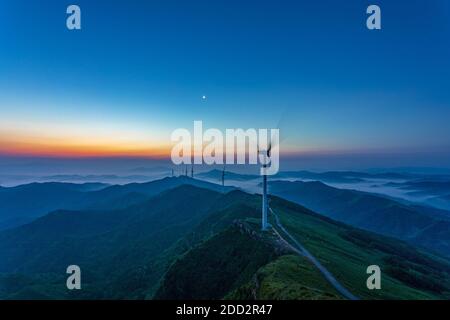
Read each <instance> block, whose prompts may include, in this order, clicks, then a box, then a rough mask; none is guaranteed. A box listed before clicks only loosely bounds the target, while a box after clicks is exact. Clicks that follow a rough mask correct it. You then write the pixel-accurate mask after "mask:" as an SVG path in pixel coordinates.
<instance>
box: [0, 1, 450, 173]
mask: <svg viewBox="0 0 450 320" xmlns="http://www.w3.org/2000/svg"><path fill="white" fill-rule="evenodd" d="M72 3H73V4H78V5H79V6H80V7H81V10H82V30H81V31H69V30H67V29H66V27H65V19H66V16H67V15H66V14H65V10H66V7H67V6H68V5H69V4H72ZM369 4H378V5H379V6H380V7H381V9H382V30H381V31H369V30H367V28H366V27H365V21H366V18H367V15H366V14H365V10H366V8H367V6H368V5H369ZM449 39H450V3H449V2H448V1H446V0H441V1H439V0H431V1H425V0H423V1H422V0H420V1H419V0H415V1H414V0H412V1H401V0H396V1H370V2H369V1H357V0H348V1H337V0H336V1H331V0H329V1H284V0H282V1H261V0H260V1H253V0H252V1H250V0H249V1H236V0H231V1H230V0H229V1H218V0H215V1H211V0H210V1H167V0H165V1H146V2H145V3H144V1H137V0H131V1H124V0H116V1H114V0H113V1H111V0H109V1H106V0H100V1H84V0H79V1H72V2H67V1H48V0H44V1H22V0H18V1H5V0H0V41H1V42H0V43H1V44H0V45H1V50H0V112H1V119H0V132H1V134H2V136H3V140H2V139H1V138H0V146H1V144H3V145H5V146H9V147H11V145H13V144H14V141H15V140H12V142H11V141H7V138H5V137H6V136H11V137H16V136H17V137H20V139H22V140H20V141H21V143H22V142H23V140H24V139H25V140H26V139H29V140H31V142H30V141H27V144H26V145H29V144H31V143H34V142H35V141H42V140H45V139H50V140H51V139H53V140H54V139H56V138H55V137H65V136H66V135H67V139H68V140H71V141H72V140H77V139H79V140H83V139H84V140H86V139H88V138H87V137H96V138H97V139H98V141H104V140H106V139H108V138H111V137H113V139H117V143H118V144H120V143H128V142H130V141H132V142H134V141H135V140H139V142H140V143H142V141H149V143H156V141H165V140H168V139H169V136H170V132H171V131H172V130H174V129H176V128H179V127H188V128H189V127H191V126H192V122H193V121H194V120H203V121H204V124H205V126H206V127H218V128H235V127H243V128H249V127H275V126H277V125H279V126H280V129H281V135H282V136H284V137H285V140H284V144H285V148H286V149H287V150H289V151H295V152H297V153H298V154H299V155H301V154H308V155H309V154H321V155H330V156H331V155H336V154H340V155H341V154H344V155H348V157H349V158H351V155H352V154H366V155H367V154H369V155H370V154H373V153H376V154H388V155H389V157H387V158H386V159H387V160H386V163H385V164H386V165H389V161H390V160H388V159H392V157H393V156H392V155H393V154H394V155H395V154H398V155H399V157H400V158H401V159H403V160H402V161H404V162H405V165H422V164H423V163H424V162H426V164H427V165H438V166H442V165H443V162H445V161H447V160H450V126H449V120H450V81H449V79H450V61H449V58H448V57H449V56H450V43H449ZM203 95H206V96H207V99H206V101H204V100H202V96H203ZM33 137H34V138H35V139H33ZM84 140H83V141H84ZM23 143H24V142H23ZM24 144H25V143H24ZM6 149H7V147H4V148H3V149H2V150H0V151H4V150H6ZM424 154H425V155H426V154H428V158H427V157H426V156H424ZM394 158H395V157H394ZM418 159H421V160H420V161H419V160H418ZM423 159H426V161H424V160H423ZM433 159H436V161H435V162H433ZM416 160H417V161H416ZM355 161H357V160H355ZM394 162H395V161H394ZM397 164H398V161H397V162H396V165H397ZM369 165H370V164H369V163H368V166H369Z"/></svg>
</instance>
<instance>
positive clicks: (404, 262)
mask: <svg viewBox="0 0 450 320" xmlns="http://www.w3.org/2000/svg"><path fill="white" fill-rule="evenodd" d="M197 184H198V186H197ZM40 186H45V185H40ZM200 186H202V187H200ZM32 187H33V188H35V187H36V186H32ZM45 187H48V186H45ZM65 187H67V188H68V189H71V188H74V187H73V186H71V185H69V186H65ZM213 189H215V190H213ZM221 191H222V188H221V186H219V185H213V184H208V183H206V184H205V183H204V182H202V181H198V180H195V179H190V178H187V177H181V178H167V179H162V180H159V181H155V182H152V183H151V184H133V185H128V186H114V187H108V188H104V189H102V190H100V191H95V192H93V193H94V194H96V198H97V200H98V199H101V202H100V203H101V205H96V204H93V203H90V205H92V208H91V209H83V210H76V211H74V210H57V211H54V212H52V213H49V214H47V215H45V216H42V217H40V218H38V219H36V220H35V221H33V222H31V223H29V224H26V225H22V226H19V227H16V228H13V229H9V230H5V231H2V232H0V298H3V299H54V298H58V299H144V298H156V299H178V298H183V299H223V298H225V299H341V298H342V297H341V296H340V294H339V293H337V292H336V291H335V290H334V289H333V288H332V287H331V286H330V285H329V283H328V282H327V281H326V280H325V279H324V278H323V276H322V275H321V274H320V273H319V272H318V270H317V269H316V268H315V267H314V266H313V265H312V264H311V263H310V261H309V260H307V259H305V258H304V257H302V256H299V255H298V254H296V253H295V252H294V251H292V249H291V247H290V246H289V245H288V243H287V242H286V240H283V239H281V238H279V236H278V235H277V233H275V232H273V231H269V232H261V231H260V227H259V226H260V212H261V207H260V204H261V198H260V196H259V195H251V194H248V193H245V192H242V191H238V190H231V191H229V192H227V193H223V192H221ZM136 194H139V195H141V197H137V196H136ZM130 195H132V198H133V201H131V202H134V201H136V202H134V203H132V204H131V203H129V202H127V201H122V200H118V199H123V197H127V196H130ZM97 203H98V202H97ZM107 203H110V204H111V207H110V208H107ZM124 204H127V205H126V206H125V207H123V206H124ZM270 204H271V208H272V209H273V210H274V211H275V212H277V215H278V216H279V217H280V220H281V221H282V223H283V224H284V225H285V226H286V229H287V230H288V231H289V232H290V233H291V234H292V235H293V236H294V237H295V238H296V239H297V241H299V242H301V243H302V244H303V245H304V246H305V247H306V248H307V249H308V250H309V251H311V252H312V254H314V255H315V256H316V257H317V259H319V260H320V261H321V262H322V264H323V265H325V266H326V267H327V268H328V269H329V270H330V271H331V272H332V273H333V274H334V275H335V277H336V278H337V279H339V281H341V282H342V283H343V285H345V287H346V288H347V289H348V290H350V291H351V292H352V293H354V294H355V295H357V296H358V297H361V298H363V299H380V298H382V299H447V298H449V292H450V280H449V279H450V262H449V261H448V260H447V259H446V258H442V257H438V256H435V255H431V254H428V253H425V252H424V251H422V250H419V249H416V248H414V247H412V246H410V245H407V244H406V243H404V242H401V241H398V240H395V239H393V238H387V237H383V236H379V235H376V234H373V233H370V232H367V231H362V230H359V229H355V228H353V227H350V226H348V225H345V224H343V223H339V222H335V221H333V220H331V219H330V218H327V217H324V216H321V215H319V214H317V213H315V212H313V211H311V210H308V209H306V208H304V207H302V206H300V205H298V204H295V203H292V202H289V201H287V200H284V199H281V198H277V197H272V198H271V201H270ZM96 206H98V207H99V208H101V209H99V208H96V209H95V210H94V209H93V207H96ZM271 223H272V225H275V223H274V221H273V217H272V216H271ZM69 264H77V265H79V266H80V267H81V269H82V283H83V287H82V288H83V289H82V290H79V291H77V290H75V291H68V290H66V289H65V277H66V276H67V275H66V273H65V269H66V267H67V266H68V265H69ZM372 264H377V265H379V266H380V267H381V268H382V270H383V282H382V283H383V290H368V289H367V287H366V278H367V274H366V268H367V266H368V265H372Z"/></svg>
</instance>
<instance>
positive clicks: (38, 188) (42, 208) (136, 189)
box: [0, 176, 233, 230]
mask: <svg viewBox="0 0 450 320" xmlns="http://www.w3.org/2000/svg"><path fill="white" fill-rule="evenodd" d="M183 184H190V185H195V186H199V187H204V188H210V189H211V190H216V191H229V190H231V189H233V188H231V187H226V188H225V189H224V190H222V187H221V186H218V185H216V184H213V183H209V182H206V181H202V180H196V179H191V178H189V177H185V176H181V177H173V178H164V179H160V180H156V181H152V182H147V183H131V184H127V185H114V186H108V185H105V184H99V183H86V184H73V183H57V182H49V183H31V184H27V185H21V186H17V187H11V188H1V189H0V230H2V229H6V228H11V227H15V226H18V225H21V224H24V223H27V222H30V221H32V220H34V219H36V218H38V217H40V216H42V215H44V214H46V213H48V212H50V211H54V210H57V209H67V210H80V209H88V208H91V209H102V208H105V207H107V208H111V207H114V208H124V207H126V206H129V205H131V204H133V203H136V202H138V201H140V200H142V199H143V198H146V197H149V196H153V195H156V194H158V193H160V192H162V191H164V190H168V189H170V188H174V187H176V186H180V185H183Z"/></svg>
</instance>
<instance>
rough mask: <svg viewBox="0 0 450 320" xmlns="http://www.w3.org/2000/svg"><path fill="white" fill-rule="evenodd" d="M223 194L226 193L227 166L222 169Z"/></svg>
mask: <svg viewBox="0 0 450 320" xmlns="http://www.w3.org/2000/svg"><path fill="white" fill-rule="evenodd" d="M222 192H225V165H223V169H222Z"/></svg>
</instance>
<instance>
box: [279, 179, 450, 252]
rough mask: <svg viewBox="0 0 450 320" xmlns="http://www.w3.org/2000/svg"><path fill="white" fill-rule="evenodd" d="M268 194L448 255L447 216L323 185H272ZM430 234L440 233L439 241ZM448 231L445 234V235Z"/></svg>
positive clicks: (443, 212) (303, 183) (298, 183)
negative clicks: (434, 231) (437, 231)
mask: <svg viewBox="0 0 450 320" xmlns="http://www.w3.org/2000/svg"><path fill="white" fill-rule="evenodd" d="M270 192H271V193H272V194H275V195H278V196H280V197H283V198H285V199H287V200H290V201H293V202H296V203H299V204H301V205H304V206H306V207H307V208H310V209H312V210H314V211H316V212H319V213H320V214H323V215H325V216H327V217H330V218H332V219H335V220H338V221H342V222H345V223H347V224H350V225H352V226H356V227H358V228H363V229H366V230H370V231H373V232H376V233H380V234H383V235H387V236H392V237H396V238H399V239H403V240H406V241H409V242H411V243H414V244H416V245H421V246H424V247H426V248H429V249H431V250H434V251H436V252H439V253H440V254H444V255H447V256H449V255H450V231H448V230H450V229H446V228H445V226H448V223H449V221H450V212H448V211H445V210H439V209H433V208H428V207H425V206H419V205H412V204H411V205H410V204H405V203H400V202H397V201H394V200H392V199H388V198H386V197H383V196H378V195H374V194H370V193H365V192H360V191H354V190H345V189H337V188H333V187H330V186H328V185H326V184H324V183H322V182H301V181H296V182H288V181H273V182H271V183H270ZM430 230H441V232H439V241H435V240H436V239H435V235H433V234H432V232H430ZM446 230H447V232H446Z"/></svg>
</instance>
